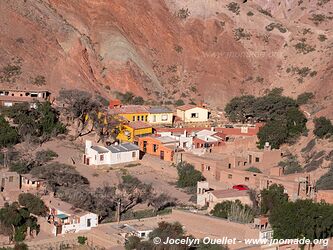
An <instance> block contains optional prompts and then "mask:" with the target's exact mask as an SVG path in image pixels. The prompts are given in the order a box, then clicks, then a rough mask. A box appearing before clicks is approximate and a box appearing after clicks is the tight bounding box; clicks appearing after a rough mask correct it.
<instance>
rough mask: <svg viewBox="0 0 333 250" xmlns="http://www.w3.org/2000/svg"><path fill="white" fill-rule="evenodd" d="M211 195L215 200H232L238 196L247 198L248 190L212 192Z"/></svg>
mask: <svg viewBox="0 0 333 250" xmlns="http://www.w3.org/2000/svg"><path fill="white" fill-rule="evenodd" d="M211 193H212V194H213V195H214V196H215V197H216V198H233V197H239V196H249V193H248V190H236V189H226V190H214V191H212V192H211Z"/></svg>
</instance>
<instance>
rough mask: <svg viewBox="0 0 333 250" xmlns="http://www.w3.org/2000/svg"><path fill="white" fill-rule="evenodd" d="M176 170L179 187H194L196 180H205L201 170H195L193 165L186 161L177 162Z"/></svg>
mask: <svg viewBox="0 0 333 250" xmlns="http://www.w3.org/2000/svg"><path fill="white" fill-rule="evenodd" d="M177 171H178V181H177V186H178V187H181V188H185V187H195V186H196V185H197V182H198V181H203V180H205V178H204V177H203V175H202V174H201V172H200V171H198V170H196V169H195V168H194V166H193V165H191V164H189V163H187V162H180V163H178V165H177Z"/></svg>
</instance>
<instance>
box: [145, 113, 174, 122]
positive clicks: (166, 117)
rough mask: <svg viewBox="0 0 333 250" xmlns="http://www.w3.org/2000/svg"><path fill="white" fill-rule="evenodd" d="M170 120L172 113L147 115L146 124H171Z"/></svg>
mask: <svg viewBox="0 0 333 250" xmlns="http://www.w3.org/2000/svg"><path fill="white" fill-rule="evenodd" d="M162 118H163V119H162ZM172 118H173V114H172V113H160V114H149V115H148V122H149V123H152V124H172Z"/></svg>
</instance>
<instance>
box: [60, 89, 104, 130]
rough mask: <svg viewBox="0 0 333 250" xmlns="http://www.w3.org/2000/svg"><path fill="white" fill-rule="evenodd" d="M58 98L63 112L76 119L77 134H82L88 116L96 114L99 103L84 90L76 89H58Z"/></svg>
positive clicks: (73, 119) (71, 118)
mask: <svg viewBox="0 0 333 250" xmlns="http://www.w3.org/2000/svg"><path fill="white" fill-rule="evenodd" d="M58 100H59V102H60V103H62V104H63V112H64V114H65V115H66V116H67V117H68V118H69V119H70V120H72V121H77V124H78V125H77V134H78V136H81V135H82V132H83V130H84V129H85V128H86V125H87V124H88V120H89V119H88V117H89V116H90V115H91V114H93V113H95V114H97V113H98V111H99V108H100V107H101V103H100V102H98V101H97V99H95V98H93V96H92V95H91V94H90V93H88V92H85V91H82V90H78V89H69V90H60V92H59V97H58Z"/></svg>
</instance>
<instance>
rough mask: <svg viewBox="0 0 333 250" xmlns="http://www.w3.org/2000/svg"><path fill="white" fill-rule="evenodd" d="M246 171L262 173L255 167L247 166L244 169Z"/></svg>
mask: <svg viewBox="0 0 333 250" xmlns="http://www.w3.org/2000/svg"><path fill="white" fill-rule="evenodd" d="M246 171H249V172H253V173H262V172H261V170H260V169H259V168H256V167H249V168H247V169H246Z"/></svg>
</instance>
